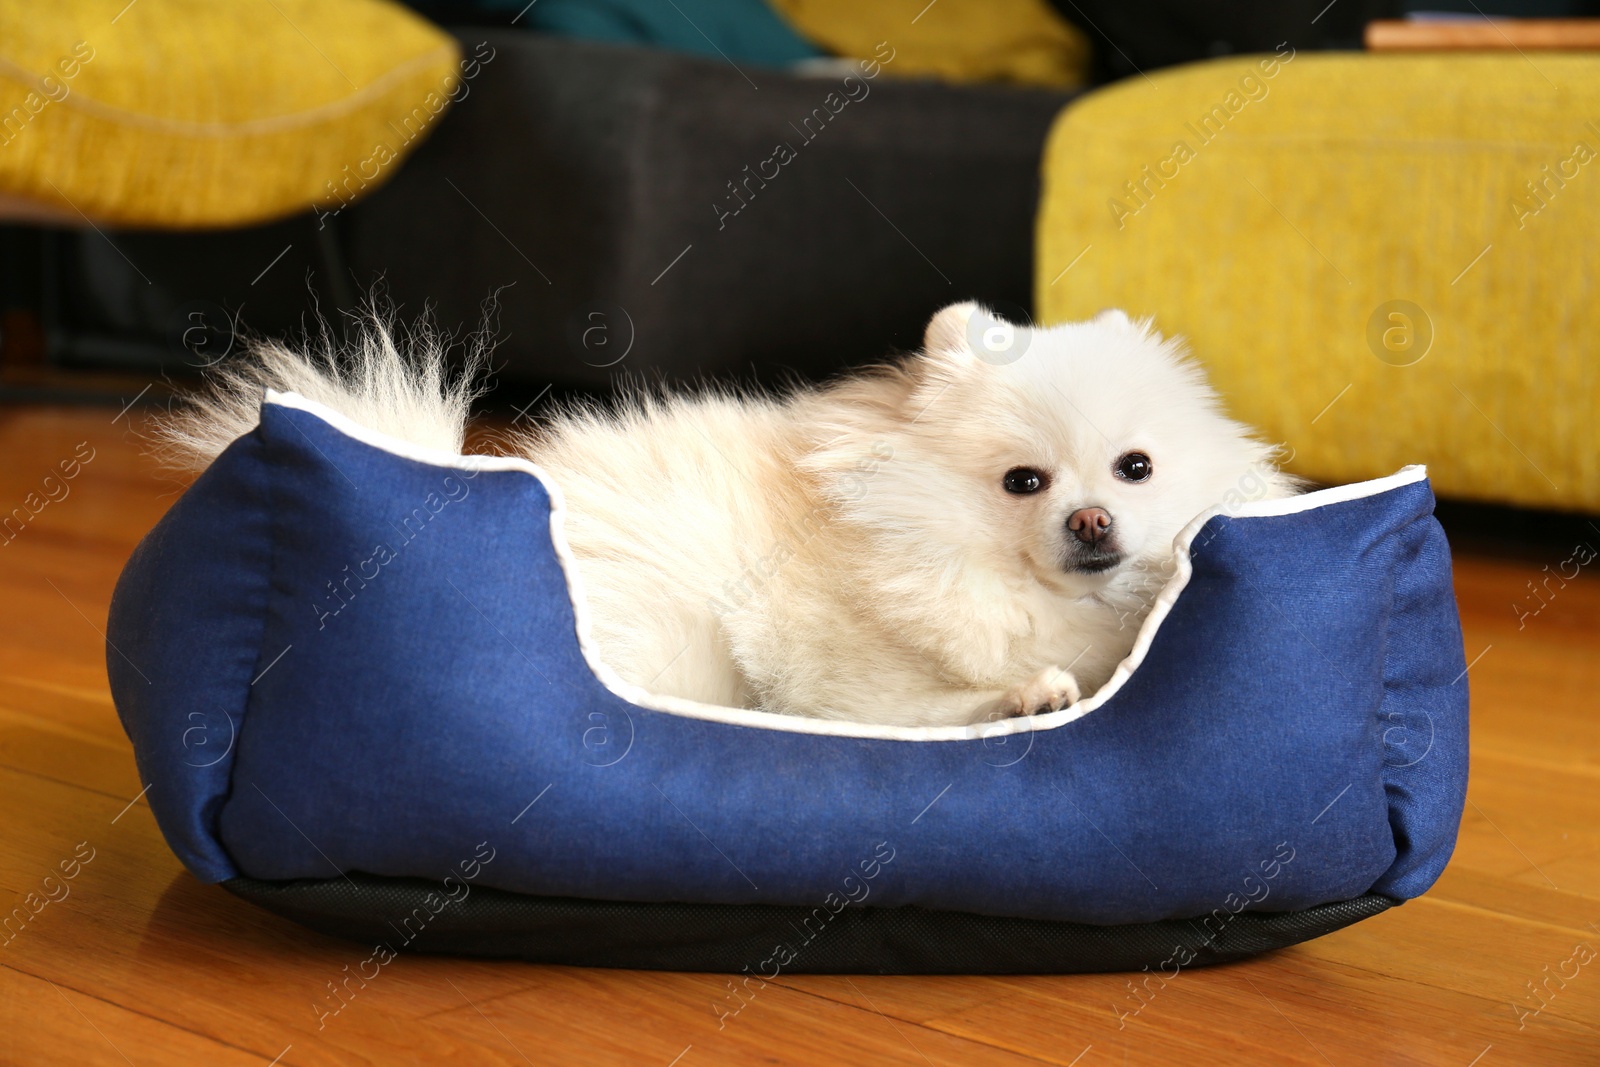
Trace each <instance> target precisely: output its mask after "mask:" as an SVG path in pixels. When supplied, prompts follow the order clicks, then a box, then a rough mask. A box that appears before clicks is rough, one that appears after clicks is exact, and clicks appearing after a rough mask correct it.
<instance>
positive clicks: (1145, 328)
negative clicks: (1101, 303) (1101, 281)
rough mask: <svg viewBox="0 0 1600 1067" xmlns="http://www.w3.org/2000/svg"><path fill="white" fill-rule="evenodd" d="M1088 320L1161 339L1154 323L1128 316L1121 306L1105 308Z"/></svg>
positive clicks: (1099, 324)
mask: <svg viewBox="0 0 1600 1067" xmlns="http://www.w3.org/2000/svg"><path fill="white" fill-rule="evenodd" d="M1089 321H1090V322H1093V323H1094V324H1095V325H1097V326H1111V327H1113V328H1117V329H1123V330H1127V331H1128V332H1129V333H1136V334H1138V335H1139V336H1140V337H1146V338H1149V339H1150V340H1152V341H1155V342H1157V343H1159V342H1160V341H1161V335H1160V334H1159V333H1157V332H1156V331H1155V328H1154V324H1153V322H1152V321H1151V320H1150V319H1148V318H1145V319H1134V318H1130V317H1129V315H1128V313H1127V312H1126V311H1123V310H1122V309H1121V308H1106V309H1105V310H1104V311H1102V312H1100V314H1098V315H1096V316H1095V317H1094V318H1093V319H1090V320H1089Z"/></svg>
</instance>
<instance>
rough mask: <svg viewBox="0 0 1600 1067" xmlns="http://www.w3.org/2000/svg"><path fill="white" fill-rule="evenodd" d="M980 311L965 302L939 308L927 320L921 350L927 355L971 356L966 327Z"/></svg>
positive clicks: (968, 301) (970, 345)
mask: <svg viewBox="0 0 1600 1067" xmlns="http://www.w3.org/2000/svg"><path fill="white" fill-rule="evenodd" d="M980 310H982V309H980V308H979V307H978V305H977V304H974V303H973V302H972V301H970V300H967V301H963V302H962V303H959V304H951V305H950V306H949V307H946V308H941V309H940V310H939V311H938V312H937V313H936V314H935V315H934V316H933V318H931V319H929V320H928V329H927V330H926V331H925V332H924V333H923V335H922V350H923V351H924V352H926V353H927V354H928V355H930V356H932V355H942V356H965V357H968V358H970V357H971V356H972V342H971V340H970V339H969V338H968V337H967V326H968V324H969V323H970V322H971V321H972V316H973V315H975V314H977V313H978V312H979V311H980Z"/></svg>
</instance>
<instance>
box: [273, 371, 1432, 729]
mask: <svg viewBox="0 0 1600 1067" xmlns="http://www.w3.org/2000/svg"><path fill="white" fill-rule="evenodd" d="M266 403H268V404H277V405H279V406H281V407H287V408H295V409H297V410H300V411H304V412H307V413H309V414H311V415H315V416H316V417H317V418H319V419H321V420H322V421H323V422H326V423H327V424H328V425H330V426H332V427H333V428H334V429H336V430H338V431H339V432H340V433H343V434H345V435H346V436H348V437H353V438H355V439H356V440H357V441H360V442H362V443H363V444H367V445H371V446H372V447H373V448H376V449H378V450H379V451H382V452H388V453H390V454H392V455H396V456H401V457H404V458H405V459H410V460H415V461H416V462H418V463H427V464H430V465H432V466H436V467H453V468H455V469H457V470H471V471H523V472H525V473H527V474H531V475H533V476H534V477H535V478H537V479H539V482H540V483H541V484H542V485H543V486H544V489H545V492H546V493H548V494H549V496H550V540H551V543H552V544H553V545H554V547H555V551H556V558H557V560H558V561H559V562H560V563H561V569H562V570H563V571H564V572H565V573H566V579H567V593H568V596H569V597H570V599H571V601H572V614H573V618H574V620H575V621H576V624H577V638H578V647H579V649H580V650H581V651H582V652H583V657H584V660H585V661H586V662H587V663H588V664H589V669H590V671H591V672H593V674H594V676H595V677H596V678H597V679H598V680H599V681H600V683H601V684H602V685H604V686H605V687H606V688H607V689H609V690H610V691H611V692H612V693H614V694H615V695H616V696H618V697H620V698H621V699H623V700H625V701H627V702H628V703H630V704H634V705H637V706H638V707H641V708H649V709H650V710H652V711H660V712H665V713H667V714H669V715H682V716H686V717H688V718H692V719H708V720H710V721H712V722H722V723H728V724H730V725H733V726H748V727H752V728H755V729H762V730H788V731H790V732H791V733H803V734H823V735H830V736H834V737H860V738H872V739H877V740H886V741H970V740H978V739H984V740H986V739H988V738H993V737H1005V736H1009V735H1011V734H1020V733H1031V732H1033V731H1035V730H1053V729H1055V728H1056V727H1058V726H1065V725H1066V724H1067V723H1069V722H1072V721H1073V720H1075V719H1081V718H1082V717H1083V716H1085V715H1087V714H1089V713H1090V712H1091V711H1094V710H1095V709H1096V708H1099V707H1100V706H1101V705H1103V704H1105V703H1106V702H1107V701H1109V700H1110V699H1111V698H1112V697H1114V696H1116V695H1117V692H1118V691H1119V690H1121V688H1122V687H1123V685H1125V684H1126V683H1127V680H1128V678H1129V677H1131V676H1132V675H1133V672H1134V671H1136V670H1138V669H1139V665H1140V664H1141V663H1143V662H1144V658H1145V656H1146V655H1147V654H1148V653H1149V651H1150V646H1151V644H1152V643H1153V642H1154V641H1155V636H1156V631H1157V630H1159V629H1160V628H1161V624H1162V622H1163V621H1165V619H1166V617H1167V615H1168V614H1169V613H1170V612H1171V611H1172V607H1173V605H1174V604H1176V603H1177V601H1178V597H1179V596H1180V595H1182V593H1183V590H1184V588H1185V587H1186V586H1187V585H1188V584H1189V578H1190V576H1191V575H1192V574H1193V573H1194V566H1193V563H1192V562H1191V560H1190V558H1189V551H1190V547H1191V545H1192V544H1193V542H1194V538H1195V535H1196V534H1198V533H1199V532H1200V529H1201V527H1203V526H1204V525H1205V524H1206V523H1207V522H1208V521H1209V520H1211V519H1212V518H1214V517H1216V516H1218V515H1227V516H1228V517H1230V518H1256V517H1261V516H1272V515H1294V514H1297V513H1299V512H1302V511H1314V510H1316V509H1317V508H1321V507H1326V506H1328V505H1330V504H1342V503H1344V502H1346V501H1350V500H1359V499H1361V498H1363V497H1369V496H1377V495H1378V494H1379V493H1386V492H1388V491H1389V490H1391V489H1397V488H1399V487H1400V486H1403V485H1411V484H1413V483H1415V482H1420V481H1422V480H1423V479H1425V478H1427V476H1428V470H1427V468H1426V467H1424V466H1421V465H1413V466H1409V467H1403V468H1401V469H1400V470H1399V471H1397V472H1395V473H1394V474H1390V475H1388V476H1386V477H1383V478H1374V479H1372V480H1370V481H1365V482H1353V483H1351V484H1349V485H1339V486H1334V487H1333V488H1331V489H1320V490H1318V491H1316V492H1313V493H1302V494H1300V495H1299V496H1290V497H1280V498H1277V499H1273V500H1259V501H1251V502H1247V503H1244V504H1241V505H1239V506H1238V507H1235V508H1231V509H1230V508H1227V507H1223V506H1218V507H1214V508H1212V509H1210V510H1209V511H1206V512H1204V513H1202V514H1200V515H1198V516H1196V517H1195V519H1194V520H1193V521H1192V522H1190V523H1189V525H1187V526H1185V527H1184V528H1183V530H1182V531H1180V532H1179V534H1178V536H1177V537H1176V538H1174V539H1173V550H1174V553H1175V555H1174V560H1175V564H1176V568H1175V571H1174V573H1173V575H1172V577H1171V578H1169V579H1168V580H1167V584H1166V585H1164V586H1163V587H1162V589H1161V592H1160V594H1158V595H1157V597H1156V599H1155V603H1154V604H1153V605H1152V606H1151V608H1150V614H1149V615H1147V616H1146V617H1145V620H1144V623H1143V624H1142V625H1141V626H1140V627H1139V635H1138V638H1137V639H1136V640H1135V641H1134V644H1133V650H1132V651H1131V652H1129V653H1128V655H1127V657H1126V658H1124V659H1123V661H1122V662H1121V663H1119V664H1118V665H1117V669H1116V670H1115V671H1114V672H1112V675H1111V678H1110V680H1109V681H1107V682H1106V684H1105V685H1103V686H1101V687H1100V689H1099V690H1098V691H1096V692H1095V693H1094V695H1093V696H1089V697H1085V698H1084V699H1082V700H1079V701H1078V702H1077V703H1076V704H1073V705H1072V706H1071V707H1068V708H1063V709H1062V710H1060V711H1053V712H1050V713H1049V714H1046V715H1030V716H1026V717H1024V718H1018V719H1002V720H1000V721H998V722H990V723H977V724H974V725H971V726H883V725H877V724H873V723H858V722H845V721H841V720H836V719H812V718H806V717H804V716H799V715H779V714H777V713H775V712H770V711H754V710H751V709H749V708H729V707H722V706H720V705H716V704H702V703H700V702H699V701H696V700H685V699H684V698H682V697H674V696H665V695H662V694H658V693H652V692H650V691H649V690H647V689H645V688H644V687H642V686H637V685H634V684H633V683H632V682H628V681H625V680H624V679H623V678H622V677H621V675H619V674H617V672H616V671H614V670H612V669H611V667H610V666H608V665H607V664H606V663H605V662H604V661H603V660H602V659H601V658H600V654H599V651H598V650H597V649H596V648H595V647H594V643H593V641H592V640H591V639H590V635H589V629H590V627H589V607H588V600H587V598H586V597H585V596H584V592H583V578H582V576H581V575H580V574H579V573H578V564H577V558H576V557H575V556H574V555H573V553H572V549H571V547H570V546H569V545H568V544H567V537H566V532H565V522H564V520H565V516H566V498H565V497H564V496H563V495H562V492H561V487H560V486H559V485H557V484H556V483H555V481H554V479H552V478H551V477H550V476H549V475H547V474H546V473H545V472H544V470H543V469H542V468H540V467H539V466H538V465H537V464H535V463H533V462H531V461H529V460H526V459H521V458H519V457H517V456H467V455H460V454H458V453H453V452H445V451H443V450H441V449H434V448H426V447H424V446H422V445H417V444H412V443H411V442H410V441H404V440H401V439H400V438H397V437H392V436H390V435H389V434H386V433H383V432H381V431H379V430H374V429H371V428H370V427H367V426H363V425H362V424H360V423H358V422H356V421H355V420H353V419H351V418H350V417H348V416H347V415H344V414H341V413H340V412H338V411H335V410H333V409H332V408H330V407H327V406H326V405H324V404H319V403H317V402H316V401H314V400H308V399H306V398H305V397H303V396H301V395H300V394H299V393H280V392H278V391H276V390H273V389H269V390H267V395H266Z"/></svg>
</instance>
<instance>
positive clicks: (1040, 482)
mask: <svg viewBox="0 0 1600 1067" xmlns="http://www.w3.org/2000/svg"><path fill="white" fill-rule="evenodd" d="M1049 484H1050V476H1049V475H1048V474H1046V473H1044V472H1043V471H1036V470H1034V469H1033V468H1032V467H1013V468H1011V469H1010V470H1008V471H1006V477H1005V482H1004V485H1005V487H1006V492H1008V493H1016V494H1017V495H1018V496H1026V495H1027V494H1028V493H1037V492H1038V491H1039V490H1041V489H1043V488H1045V487H1046V486H1047V485H1049Z"/></svg>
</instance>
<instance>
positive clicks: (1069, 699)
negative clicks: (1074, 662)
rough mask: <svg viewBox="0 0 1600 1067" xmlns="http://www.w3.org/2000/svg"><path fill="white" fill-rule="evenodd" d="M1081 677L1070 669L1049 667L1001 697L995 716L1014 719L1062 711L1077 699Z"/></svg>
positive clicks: (1079, 694)
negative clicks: (1075, 675)
mask: <svg viewBox="0 0 1600 1067" xmlns="http://www.w3.org/2000/svg"><path fill="white" fill-rule="evenodd" d="M1082 695H1083V694H1082V693H1080V692H1079V691H1078V680H1077V679H1076V678H1074V677H1073V676H1072V672H1071V671H1065V670H1062V669H1061V668H1060V667H1046V668H1045V669H1044V670H1042V671H1040V672H1039V673H1038V674H1036V675H1034V676H1033V677H1032V678H1029V679H1028V680H1027V681H1026V682H1023V683H1022V684H1021V685H1016V686H1013V687H1011V688H1010V689H1008V690H1006V692H1005V695H1003V696H1002V697H1001V698H1000V701H999V707H998V712H999V714H998V715H997V716H995V717H996V718H1007V719H1014V718H1018V717H1020V716H1023V715H1043V714H1045V713H1046V712H1051V711H1060V710H1061V709H1062V708H1066V707H1071V706H1072V705H1073V704H1076V703H1077V702H1078V698H1079V697H1080V696H1082Z"/></svg>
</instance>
